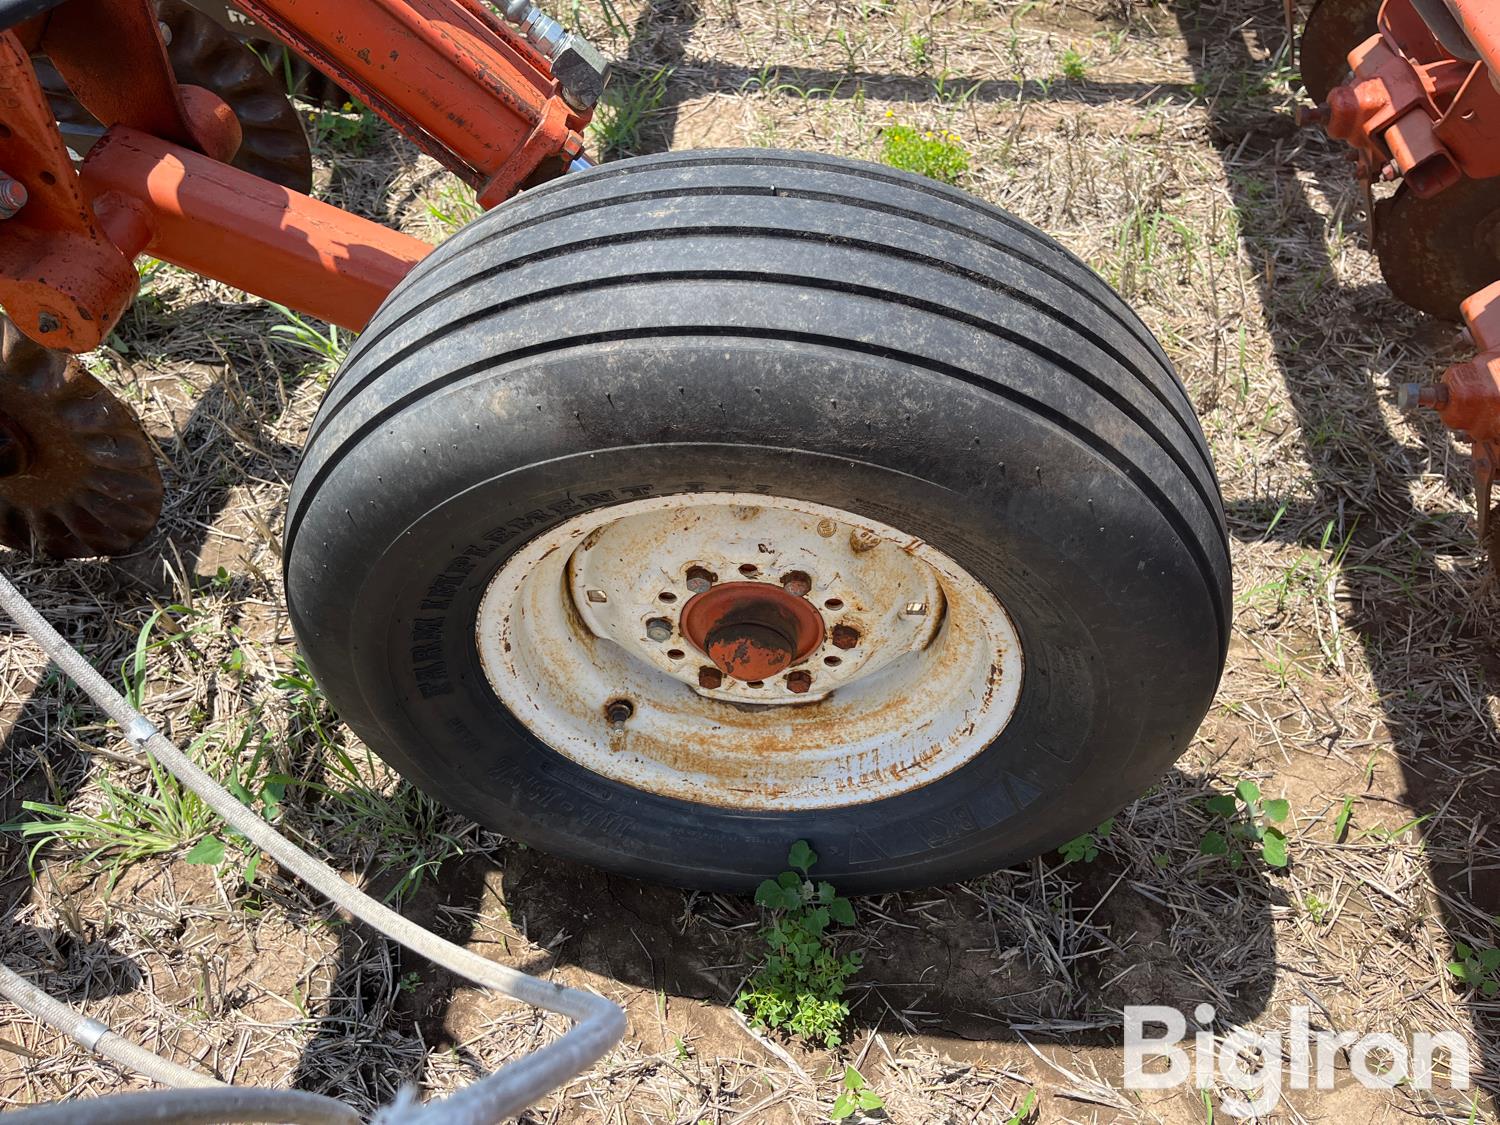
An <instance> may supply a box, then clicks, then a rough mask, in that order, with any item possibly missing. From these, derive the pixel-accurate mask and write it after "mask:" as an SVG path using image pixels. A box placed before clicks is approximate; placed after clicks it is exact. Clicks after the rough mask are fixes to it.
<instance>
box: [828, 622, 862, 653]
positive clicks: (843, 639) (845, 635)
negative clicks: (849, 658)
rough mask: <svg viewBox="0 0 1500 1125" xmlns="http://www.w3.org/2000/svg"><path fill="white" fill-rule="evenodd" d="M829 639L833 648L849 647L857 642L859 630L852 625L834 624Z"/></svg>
mask: <svg viewBox="0 0 1500 1125" xmlns="http://www.w3.org/2000/svg"><path fill="white" fill-rule="evenodd" d="M831 639H832V641H833V647H834V648H842V649H850V648H853V647H854V646H855V645H857V644H859V630H858V629H856V628H854V626H852V625H835V626H834V627H833V633H832V634H831Z"/></svg>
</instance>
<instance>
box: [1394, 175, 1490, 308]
mask: <svg viewBox="0 0 1500 1125" xmlns="http://www.w3.org/2000/svg"><path fill="white" fill-rule="evenodd" d="M1374 226H1375V246H1374V249H1375V254H1376V257H1378V258H1379V259H1380V272H1381V273H1383V274H1384V275H1385V281H1386V284H1387V285H1389V286H1390V287H1391V292H1392V293H1393V294H1395V296H1396V297H1397V298H1398V299H1399V300H1402V301H1405V302H1406V303H1407V304H1408V305H1411V306H1413V307H1414V308H1418V309H1421V310H1422V311H1423V312H1427V313H1431V314H1432V315H1433V316H1436V317H1441V318H1443V319H1444V320H1458V319H1459V303H1460V302H1461V301H1463V299H1464V298H1465V297H1468V296H1469V295H1471V294H1473V293H1477V292H1478V291H1479V290H1481V289H1483V288H1484V287H1485V286H1486V285H1489V284H1490V283H1491V282H1494V281H1497V280H1500V178H1497V179H1489V180H1460V181H1459V182H1458V183H1456V184H1454V185H1453V186H1452V187H1450V188H1448V189H1447V190H1445V191H1442V192H1440V193H1438V194H1437V195H1435V196H1433V197H1431V198H1430V199H1423V198H1421V197H1420V196H1418V195H1416V194H1415V193H1413V192H1412V191H1411V190H1410V189H1409V188H1408V187H1407V186H1406V185H1405V184H1402V185H1401V186H1400V187H1399V188H1397V189H1396V193H1395V194H1394V195H1392V196H1390V198H1388V199H1382V200H1380V201H1379V202H1377V203H1376V204H1375V222H1374Z"/></svg>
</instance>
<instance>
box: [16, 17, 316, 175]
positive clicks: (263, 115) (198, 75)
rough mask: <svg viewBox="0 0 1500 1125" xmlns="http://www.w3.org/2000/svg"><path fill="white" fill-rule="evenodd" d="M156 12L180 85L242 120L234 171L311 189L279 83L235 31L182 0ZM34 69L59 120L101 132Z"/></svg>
mask: <svg viewBox="0 0 1500 1125" xmlns="http://www.w3.org/2000/svg"><path fill="white" fill-rule="evenodd" d="M156 15H157V18H158V19H159V20H160V21H161V23H162V25H163V26H164V27H165V28H166V29H167V37H168V39H169V42H168V44H167V56H168V58H170V59H171V62H172V71H173V73H174V74H175V75H176V76H177V81H178V82H179V83H181V84H183V85H188V86H201V87H203V88H204V89H205V90H210V91H212V92H213V93H215V94H217V95H218V96H219V97H221V98H223V99H224V101H225V102H226V103H227V104H228V105H229V108H230V109H232V110H234V114H235V116H236V117H237V118H238V119H239V122H240V130H241V133H242V137H243V139H242V140H241V142H240V150H239V152H237V153H236V154H235V157H234V160H233V161H232V163H233V164H234V166H235V167H236V168H240V169H243V170H244V171H246V172H250V173H252V174H253V175H256V176H260V177H261V178H262V179H267V180H270V181H271V182H272V183H277V184H280V185H281V186H282V187H288V188H291V189H292V190H293V191H300V192H304V193H305V192H307V191H308V190H310V188H311V187H312V150H311V149H310V147H309V146H308V143H307V134H306V133H305V132H304V131H303V129H302V121H301V119H300V118H299V117H298V116H297V109H296V107H295V106H294V105H292V103H291V101H290V99H288V97H287V96H286V90H285V88H284V87H283V86H282V80H281V78H280V77H279V76H278V75H276V74H273V73H271V72H270V71H268V70H267V69H266V68H265V66H264V65H262V63H261V61H260V59H258V58H257V57H256V55H255V52H253V51H252V50H250V48H249V47H247V46H245V45H244V44H243V43H241V42H240V41H239V40H238V39H236V38H235V36H234V35H233V34H232V33H230V32H229V31H226V30H225V29H224V28H223V27H221V26H220V25H219V24H217V23H215V22H214V21H213V20H212V19H211V18H209V17H208V16H206V15H204V14H203V13H202V12H200V11H198V10H197V9H196V8H193V7H192V6H191V5H189V4H187V3H184V2H183V0H157V5H156ZM35 65H36V71H37V78H38V79H39V80H40V82H41V84H42V89H43V91H44V92H45V93H46V95H47V101H48V103H49V104H50V105H51V107H52V112H53V114H54V115H55V116H56V117H57V119H58V121H59V122H61V123H63V124H64V125H72V126H81V127H84V128H88V127H91V126H92V127H95V128H97V127H99V126H98V122H96V121H95V120H94V118H93V117H92V116H91V115H90V114H89V112H88V111H87V110H86V109H84V108H83V106H81V105H79V104H78V102H77V101H76V100H74V98H73V95H72V93H71V92H70V91H69V90H68V87H67V83H65V82H64V81H63V79H62V75H60V74H58V72H57V71H56V70H55V69H54V68H53V67H52V65H51V64H50V63H48V62H47V61H46V59H37V60H35Z"/></svg>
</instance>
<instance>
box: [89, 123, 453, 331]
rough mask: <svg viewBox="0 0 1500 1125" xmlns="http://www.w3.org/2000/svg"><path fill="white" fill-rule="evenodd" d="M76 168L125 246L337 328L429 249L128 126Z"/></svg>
mask: <svg viewBox="0 0 1500 1125" xmlns="http://www.w3.org/2000/svg"><path fill="white" fill-rule="evenodd" d="M81 178H82V185H83V190H84V193H85V194H86V195H87V196H88V197H89V198H90V199H92V201H93V203H94V208H95V210H96V211H97V212H98V213H99V215H100V217H101V219H102V220H103V221H104V225H105V228H106V230H107V231H108V233H109V235H110V237H111V239H112V240H113V241H114V242H115V243H116V244H117V245H119V246H120V247H121V249H123V250H124V251H125V252H126V253H127V254H139V253H147V254H150V255H152V256H153V257H157V258H160V259H161V260H162V261H165V262H171V263H172V264H173V265H177V266H182V267H183V268H184V269H190V270H192V271H193V272H195V273H200V274H203V275H204V276H205V277H211V278H214V279H215V280H218V281H223V282H226V283H227V284H229V285H233V286H235V287H236V288H239V289H243V290H245V291H246V292H247V293H253V294H255V295H256V296H259V297H265V298H266V299H268V300H272V301H276V302H278V303H280V304H283V305H287V306H288V307H290V308H294V309H297V310H299V311H301V312H306V313H310V314H312V315H313V316H316V317H319V318H321V319H323V320H327V321H331V322H333V323H334V324H338V325H341V326H343V327H345V328H353V329H360V328H363V327H364V326H365V325H366V324H367V323H368V322H369V320H370V317H371V316H373V315H374V314H375V310H376V308H377V307H379V305H380V302H381V301H383V300H385V297H386V294H388V293H389V292H390V291H391V290H392V289H393V288H395V286H396V283H397V282H399V281H400V280H401V279H402V278H403V277H405V276H406V274H407V271H408V270H410V269H411V267H412V266H414V265H416V263H417V262H419V261H421V260H422V258H424V257H425V256H426V255H427V254H428V252H429V251H431V249H432V247H431V246H429V245H428V244H427V243H425V242H422V241H421V240H420V239H416V238H412V237H411V236H410V235H406V234H402V233H400V232H399V231H394V230H391V229H390V228H389V227H384V226H381V225H380V224H379V223H373V222H371V221H369V220H368V219H362V218H360V217H359V216H357V215H352V214H350V213H349V212H347V211H341V210H339V209H338V208H337V207H331V206H329V205H328V204H326V203H320V202H318V201H317V200H316V199H312V198H310V197H309V196H306V195H302V194H300V193H299V192H295V191H291V190H290V189H288V188H284V187H280V186H279V185H276V184H273V183H270V182H269V181H267V180H262V179H260V178H259V177H257V176H252V175H250V174H249V173H248V172H242V171H240V170H239V169H238V168H233V167H231V166H229V165H227V164H221V163H219V162H218V161H216V160H211V159H209V158H208V157H206V156H202V155H200V154H198V153H195V152H192V151H190V150H188V149H185V148H182V147H181V146H179V145H174V144H171V143H170V142H168V141H163V140H160V139H158V138H156V137H152V136H149V135H147V134H145V133H141V132H138V131H136V130H134V129H127V128H123V127H117V128H115V129H111V130H110V131H109V132H108V133H107V134H105V136H104V138H103V139H102V140H101V141H99V142H98V143H97V144H96V145H95V146H94V147H93V149H91V150H90V152H89V155H88V159H87V160H85V161H84V165H83V170H82V174H81Z"/></svg>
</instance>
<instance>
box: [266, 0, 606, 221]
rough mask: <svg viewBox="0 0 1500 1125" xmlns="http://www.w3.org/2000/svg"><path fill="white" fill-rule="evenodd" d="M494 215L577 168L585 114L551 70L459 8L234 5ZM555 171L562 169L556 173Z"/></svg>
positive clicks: (348, 1) (459, 2) (433, 4)
mask: <svg viewBox="0 0 1500 1125" xmlns="http://www.w3.org/2000/svg"><path fill="white" fill-rule="evenodd" d="M237 4H238V6H239V7H241V8H243V9H244V10H245V11H246V12H248V13H249V14H250V15H251V16H253V17H254V18H255V19H256V20H258V21H260V22H261V23H263V24H264V25H265V26H267V27H268V28H270V29H271V30H272V31H273V32H274V33H275V34H276V35H277V36H278V37H280V38H281V39H283V40H285V41H286V42H288V43H290V44H292V45H293V46H294V47H295V48H296V49H297V51H299V52H300V53H302V54H304V55H306V57H307V59H308V61H309V62H311V63H312V64H313V65H314V66H316V67H317V68H318V69H319V70H321V71H323V72H324V73H325V74H327V75H329V76H330V77H331V78H333V79H334V80H335V81H337V82H339V83H340V84H341V85H343V86H344V88H345V89H348V90H351V91H352V92H353V93H355V94H356V95H358V97H359V98H360V99H361V100H363V101H365V102H366V103H368V104H369V106H370V107H371V108H372V109H374V110H375V111H376V112H377V113H379V114H380V115H381V116H382V117H384V118H385V119H386V120H387V121H389V122H390V123H391V124H392V125H394V126H395V127H396V128H397V129H399V130H400V131H401V132H403V133H404V134H406V136H407V137H409V138H410V139H411V140H412V141H413V142H414V143H416V144H417V145H418V146H419V147H420V148H422V149H423V150H424V151H426V152H427V153H428V154H429V155H431V156H432V157H434V158H435V159H437V160H439V161H441V162H442V163H443V164H445V165H447V166H448V168H450V169H451V170H452V171H454V172H455V173H457V174H458V175H459V176H460V177H462V178H463V179H465V180H467V181H468V183H469V184H470V185H471V186H472V187H474V188H475V189H477V190H478V191H479V193H480V201H481V203H483V204H484V205H485V206H493V205H494V204H496V203H498V202H500V201H501V200H503V199H505V198H507V197H508V196H510V195H511V194H513V193H514V192H515V191H516V189H517V188H518V187H520V186H521V185H522V184H523V183H524V182H526V181H527V179H528V178H529V177H530V176H531V175H532V174H533V173H535V172H536V171H537V169H538V167H539V166H540V165H541V164H542V162H543V161H545V160H547V159H549V158H555V157H558V156H561V157H562V159H563V161H565V162H566V161H569V160H572V159H573V158H574V157H576V156H578V155H580V154H581V153H582V151H583V140H582V137H581V136H580V135H579V130H581V129H582V128H583V127H584V125H586V124H587V123H588V116H589V115H588V114H580V113H578V112H576V111H574V110H573V109H571V108H570V107H569V106H568V104H567V103H566V102H565V101H564V100H563V97H562V94H561V89H560V87H559V85H558V83H557V82H556V80H555V79H554V78H553V77H552V75H551V73H550V71H549V70H548V69H547V66H546V64H545V63H544V62H543V61H542V60H541V58H540V56H538V55H537V54H536V53H535V52H534V51H533V50H532V49H531V48H530V47H529V46H528V45H527V44H526V43H525V41H524V40H521V39H517V38H516V37H515V36H514V35H512V34H510V33H509V32H507V31H506V30H505V29H504V28H503V26H502V25H501V24H500V22H499V20H498V19H485V18H483V17H482V16H481V15H480V14H479V11H480V7H481V6H480V5H477V4H474V5H470V4H468V3H465V2H464V0H237ZM559 170H560V169H559Z"/></svg>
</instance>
